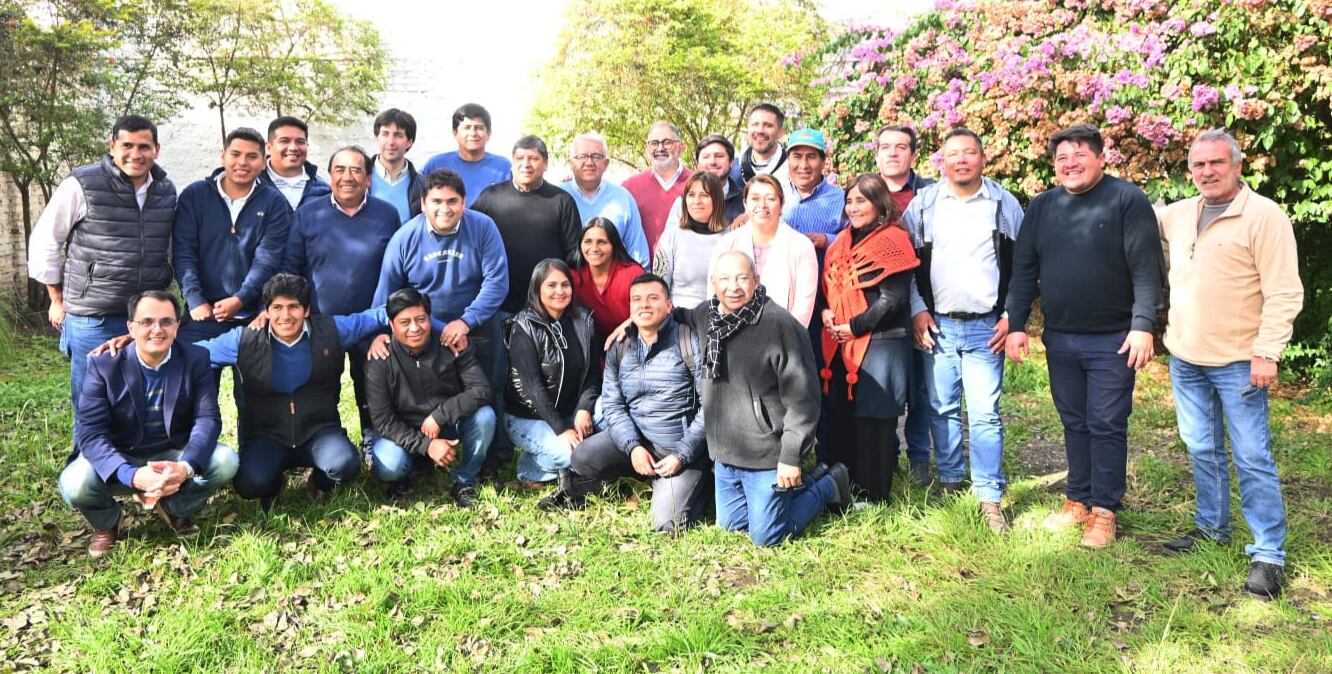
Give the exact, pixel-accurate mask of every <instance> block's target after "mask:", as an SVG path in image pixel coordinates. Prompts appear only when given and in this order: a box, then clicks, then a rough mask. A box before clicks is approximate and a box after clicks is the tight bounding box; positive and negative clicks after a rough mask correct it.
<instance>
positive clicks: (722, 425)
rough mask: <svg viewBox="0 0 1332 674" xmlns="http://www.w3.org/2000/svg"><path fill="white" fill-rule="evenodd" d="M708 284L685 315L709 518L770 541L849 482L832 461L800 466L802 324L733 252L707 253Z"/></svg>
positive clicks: (804, 376)
mask: <svg viewBox="0 0 1332 674" xmlns="http://www.w3.org/2000/svg"><path fill="white" fill-rule="evenodd" d="M712 287H713V290H714V291H715V292H716V297H713V298H712V299H709V300H708V301H706V302H703V303H701V304H699V305H698V307H696V308H695V309H694V310H693V312H692V316H691V317H690V318H691V320H692V322H693V325H694V328H695V329H696V330H698V331H699V333H700V334H701V335H705V336H706V337H705V339H704V342H705V344H706V347H705V348H704V353H703V409H704V416H705V418H707V420H708V424H707V441H708V453H709V454H710V455H711V456H712V459H713V461H714V462H716V463H715V467H714V472H715V474H716V485H717V524H718V525H719V526H721V527H724V528H726V529H730V530H748V531H749V537H750V539H751V540H753V541H754V544H755V545H761V546H770V545H777V544H779V543H781V542H782V541H784V540H786V539H787V538H789V537H791V536H794V535H795V534H798V533H799V532H800V531H801V530H802V529H804V528H805V526H806V525H808V524H809V523H810V522H811V521H812V520H813V519H814V518H815V517H817V516H818V514H819V513H820V512H822V511H823V509H824V507H825V506H828V505H842V506H845V505H847V504H849V503H850V482H849V481H848V478H847V472H846V467H845V466H843V465H841V464H835V465H833V466H832V467H831V468H828V467H824V466H820V467H819V468H817V469H815V470H814V472H813V473H811V474H810V475H809V476H807V477H806V476H802V474H801V469H800V464H801V460H802V459H803V457H804V456H805V455H806V454H808V453H810V452H811V451H812V450H813V448H814V428H815V426H816V425H817V423H818V420H819V390H820V389H819V379H818V375H817V373H816V372H815V369H814V351H813V349H812V348H811V346H810V343H809V333H808V331H806V330H805V328H804V326H802V325H801V324H800V322H799V321H797V320H796V319H795V318H794V317H792V316H791V314H789V313H787V312H786V310H784V309H782V308H781V307H780V306H778V305H776V304H773V303H772V302H771V301H770V300H769V299H768V297H767V293H765V292H764V290H763V286H761V285H759V279H758V274H757V272H756V271H755V269H754V261H753V260H751V259H750V258H749V256H748V255H746V254H744V253H742V252H739V251H728V252H726V253H723V254H722V255H720V256H719V257H718V258H717V259H716V261H714V263H713V268H712ZM714 415H715V416H714Z"/></svg>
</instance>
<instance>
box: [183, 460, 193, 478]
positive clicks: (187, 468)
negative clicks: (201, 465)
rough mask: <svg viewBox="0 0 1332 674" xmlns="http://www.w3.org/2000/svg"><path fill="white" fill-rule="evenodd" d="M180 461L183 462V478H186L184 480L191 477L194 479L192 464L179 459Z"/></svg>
mask: <svg viewBox="0 0 1332 674" xmlns="http://www.w3.org/2000/svg"><path fill="white" fill-rule="evenodd" d="M181 463H183V464H185V479H186V480H193V479H194V464H192V463H190V462H189V461H181Z"/></svg>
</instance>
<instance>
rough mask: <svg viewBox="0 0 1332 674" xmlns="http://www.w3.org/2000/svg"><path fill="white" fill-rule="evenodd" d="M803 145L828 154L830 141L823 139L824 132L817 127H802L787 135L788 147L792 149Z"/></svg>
mask: <svg viewBox="0 0 1332 674" xmlns="http://www.w3.org/2000/svg"><path fill="white" fill-rule="evenodd" d="M801 145H804V146H806V147H812V148H814V149H815V150H818V151H819V152H822V153H823V154H825V155H826V154H828V143H827V142H826V141H824V140H823V132H821V131H819V130H817V129H801V130H799V131H794V132H792V133H791V135H789V136H787V137H786V149H788V150H790V149H793V148H795V147H799V146H801Z"/></svg>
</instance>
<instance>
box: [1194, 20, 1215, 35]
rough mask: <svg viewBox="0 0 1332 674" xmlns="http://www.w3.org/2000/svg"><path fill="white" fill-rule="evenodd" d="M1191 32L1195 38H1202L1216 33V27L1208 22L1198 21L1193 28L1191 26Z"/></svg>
mask: <svg viewBox="0 0 1332 674" xmlns="http://www.w3.org/2000/svg"><path fill="white" fill-rule="evenodd" d="M1189 32H1190V33H1193V37H1202V36H1204V35H1211V34H1212V33H1215V32H1216V26H1213V25H1212V24H1210V23H1208V22H1206V21H1197V22H1195V23H1194V24H1193V25H1192V26H1189Z"/></svg>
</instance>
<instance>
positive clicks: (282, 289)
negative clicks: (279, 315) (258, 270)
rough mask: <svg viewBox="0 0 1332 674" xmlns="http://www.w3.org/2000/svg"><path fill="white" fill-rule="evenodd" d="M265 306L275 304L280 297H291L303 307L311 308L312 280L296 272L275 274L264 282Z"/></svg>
mask: <svg viewBox="0 0 1332 674" xmlns="http://www.w3.org/2000/svg"><path fill="white" fill-rule="evenodd" d="M263 296H264V308H268V306H269V305H271V304H273V300H276V299H277V298H279V297H290V298H291V299H293V300H296V301H297V302H298V303H299V304H300V305H301V306H302V307H305V308H307V309H308V308H310V282H309V281H307V280H305V277H304V276H297V275H295V274H285V273H281V274H274V275H273V278H270V279H268V282H267V283H265V284H264V292H263Z"/></svg>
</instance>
